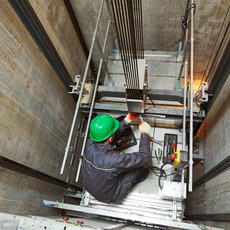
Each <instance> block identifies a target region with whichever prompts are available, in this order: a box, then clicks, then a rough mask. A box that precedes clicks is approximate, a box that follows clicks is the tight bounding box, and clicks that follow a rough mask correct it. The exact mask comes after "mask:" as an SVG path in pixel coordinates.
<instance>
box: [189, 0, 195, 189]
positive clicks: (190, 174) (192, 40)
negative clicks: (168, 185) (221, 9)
mask: <svg viewBox="0 0 230 230" xmlns="http://www.w3.org/2000/svg"><path fill="white" fill-rule="evenodd" d="M191 5H194V0H192V1H191ZM193 19H194V7H192V8H191V32H190V36H191V38H190V41H191V44H190V49H191V51H190V128H189V184H188V190H189V192H192V176H193V175H192V174H193V58H194V54H193V51H194V37H193V34H194V20H193Z"/></svg>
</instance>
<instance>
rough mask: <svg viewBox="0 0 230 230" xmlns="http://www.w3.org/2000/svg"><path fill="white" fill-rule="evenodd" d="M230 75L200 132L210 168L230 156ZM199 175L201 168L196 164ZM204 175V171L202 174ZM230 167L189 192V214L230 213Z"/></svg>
mask: <svg viewBox="0 0 230 230" xmlns="http://www.w3.org/2000/svg"><path fill="white" fill-rule="evenodd" d="M229 98H230V77H228V79H227V81H226V82H225V84H224V86H223V88H222V90H221V92H220V94H219V95H218V97H217V99H216V101H215V103H214V104H213V106H212V108H211V110H210V112H209V113H208V116H207V117H206V119H205V121H204V123H203V125H202V127H201V129H200V131H199V135H200V136H203V137H204V152H205V162H204V171H205V172H207V171H209V170H210V169H211V168H213V167H214V166H216V165H217V164H218V163H219V162H221V161H222V160H224V159H225V158H226V157H228V156H229V148H230V142H229V140H230V119H229V118H230V101H229ZM194 173H195V177H196V178H197V177H198V176H197V174H200V170H199V171H198V170H196V166H195V167H194ZM199 176H201V175H199ZM229 178H230V170H227V171H224V172H223V173H221V174H219V175H217V176H216V177H215V178H213V179H211V180H210V181H208V182H206V183H204V184H203V185H201V186H198V187H197V188H195V189H194V191H193V192H192V193H191V194H189V197H188V200H187V209H186V210H187V214H189V215H201V214H223V213H230V180H229ZM210 223H213V226H224V225H225V226H228V227H227V228H225V229H230V221H229V222H228V223H221V222H210Z"/></svg>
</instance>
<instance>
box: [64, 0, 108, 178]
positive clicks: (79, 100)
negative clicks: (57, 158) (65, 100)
mask: <svg viewBox="0 0 230 230" xmlns="http://www.w3.org/2000/svg"><path fill="white" fill-rule="evenodd" d="M103 5H104V0H101V6H100V9H99V14H98V17H97V22H96V27H95V30H94V34H93V39H92V44H91V47H90V52H89V57H88V61H87V64H86V68H85V72H84V76H83V80H82V86H81V90H80V93H79V97H78V101H77V104H76V109H75V112H74V116H73V121H72V125H71V129H70V134H69V138H68V141H67V145H66V148H65V154H64V158H63V161H62V166H61V171H60V174H63V172H64V168H65V164H66V160H67V156H68V153H69V147H70V143H71V140H72V136H73V130H74V127H75V123H76V120H77V115H78V110H79V107H80V104H81V97H82V94H83V90H84V86H85V82H86V78H87V74H88V70H89V64H90V61H91V57H92V52H93V48H94V44H95V40H96V34H97V30H98V25H99V21H100V18H101V13H102V9H103Z"/></svg>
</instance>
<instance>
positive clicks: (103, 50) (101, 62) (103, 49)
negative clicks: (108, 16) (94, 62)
mask: <svg viewBox="0 0 230 230" xmlns="http://www.w3.org/2000/svg"><path fill="white" fill-rule="evenodd" d="M110 23H111V21H110V20H109V22H108V25H107V29H106V34H105V40H104V44H103V48H102V55H104V52H105V47H106V42H107V38H108V34H109V27H110ZM102 64H103V57H101V60H100V64H99V68H98V72H97V80H96V83H95V87H94V92H93V98H92V102H91V106H90V112H89V117H88V121H87V126H86V131H85V136H84V140H83V145H82V149H81V157H80V160H79V164H78V169H77V175H76V179H75V181H76V182H78V180H79V176H80V171H81V165H82V157H83V155H84V151H85V145H86V141H87V137H88V132H89V125H90V122H91V117H92V114H93V108H94V103H95V98H96V94H97V87H98V83H99V79H100V75H101V68H102Z"/></svg>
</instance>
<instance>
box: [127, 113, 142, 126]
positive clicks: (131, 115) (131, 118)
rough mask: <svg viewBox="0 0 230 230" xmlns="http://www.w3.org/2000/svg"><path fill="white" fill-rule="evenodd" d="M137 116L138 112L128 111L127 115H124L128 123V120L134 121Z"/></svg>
mask: <svg viewBox="0 0 230 230" xmlns="http://www.w3.org/2000/svg"><path fill="white" fill-rule="evenodd" d="M138 117H139V114H138V113H128V115H127V116H126V117H125V122H126V124H129V123H130V122H132V121H134V120H135V119H137V118H138Z"/></svg>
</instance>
